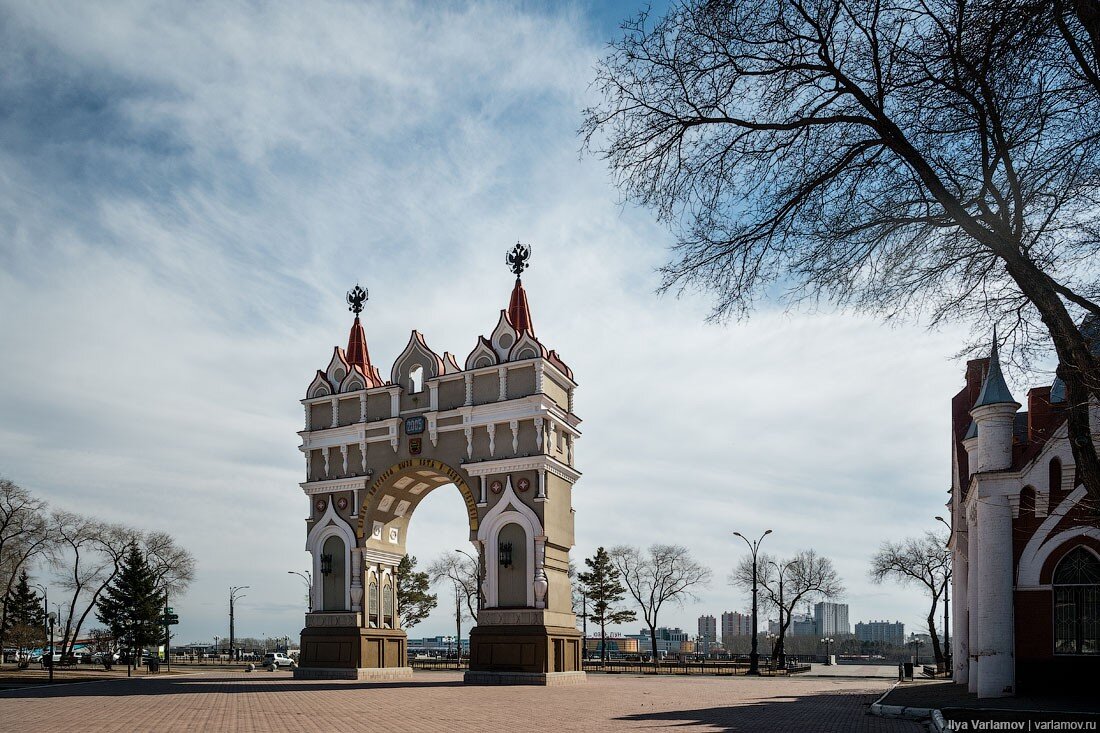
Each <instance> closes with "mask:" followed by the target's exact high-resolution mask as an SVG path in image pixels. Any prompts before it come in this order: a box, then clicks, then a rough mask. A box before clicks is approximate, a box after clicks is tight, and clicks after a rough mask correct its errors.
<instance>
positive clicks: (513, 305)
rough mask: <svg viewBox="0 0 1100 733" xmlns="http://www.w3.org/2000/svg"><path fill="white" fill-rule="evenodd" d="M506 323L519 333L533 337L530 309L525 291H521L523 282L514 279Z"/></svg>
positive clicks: (533, 329) (533, 328)
mask: <svg viewBox="0 0 1100 733" xmlns="http://www.w3.org/2000/svg"><path fill="white" fill-rule="evenodd" d="M508 322H509V323H511V324H512V328H514V329H516V331H517V332H519V333H525V332H526V333H530V334H531V335H532V336H534V335H535V327H534V325H533V324H532V323H531V307H530V306H529V305H527V291H525V290H524V289H523V281H522V280H520V279H519V278H518V277H517V278H516V286H515V287H514V288H512V297H511V298H510V299H509V301H508Z"/></svg>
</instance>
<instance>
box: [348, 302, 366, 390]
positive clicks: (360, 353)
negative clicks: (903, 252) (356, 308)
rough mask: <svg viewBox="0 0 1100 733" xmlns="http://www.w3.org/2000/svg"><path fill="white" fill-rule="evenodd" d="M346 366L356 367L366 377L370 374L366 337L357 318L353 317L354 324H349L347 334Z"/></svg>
mask: <svg viewBox="0 0 1100 733" xmlns="http://www.w3.org/2000/svg"><path fill="white" fill-rule="evenodd" d="M347 359H348V366H358V367H359V368H360V369H362V370H363V373H364V374H366V375H367V376H370V374H371V368H370V352H368V351H367V335H366V333H364V332H363V324H361V323H360V322H359V316H358V315H357V316H355V322H354V323H352V324H351V333H349V334H348V350H347Z"/></svg>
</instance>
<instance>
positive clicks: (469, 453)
mask: <svg viewBox="0 0 1100 733" xmlns="http://www.w3.org/2000/svg"><path fill="white" fill-rule="evenodd" d="M463 432H464V433H466V457H467V458H473V457H474V429H473V428H471V427H465V428H463Z"/></svg>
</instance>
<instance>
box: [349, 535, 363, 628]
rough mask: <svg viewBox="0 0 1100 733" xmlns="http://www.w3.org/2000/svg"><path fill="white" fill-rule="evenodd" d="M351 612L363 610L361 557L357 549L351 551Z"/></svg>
mask: <svg viewBox="0 0 1100 733" xmlns="http://www.w3.org/2000/svg"><path fill="white" fill-rule="evenodd" d="M351 610H352V611H355V612H356V613H359V612H360V611H362V610H363V555H362V552H361V551H360V549H359V548H358V547H354V548H352V551H351Z"/></svg>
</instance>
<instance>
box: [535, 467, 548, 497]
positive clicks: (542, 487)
mask: <svg viewBox="0 0 1100 733" xmlns="http://www.w3.org/2000/svg"><path fill="white" fill-rule="evenodd" d="M535 501H546V469H545V468H540V469H539V488H538V491H537V492H536V493H535Z"/></svg>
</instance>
